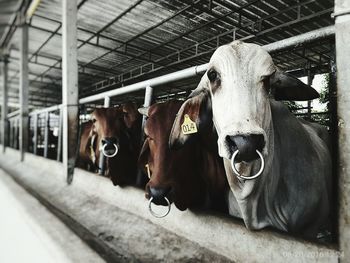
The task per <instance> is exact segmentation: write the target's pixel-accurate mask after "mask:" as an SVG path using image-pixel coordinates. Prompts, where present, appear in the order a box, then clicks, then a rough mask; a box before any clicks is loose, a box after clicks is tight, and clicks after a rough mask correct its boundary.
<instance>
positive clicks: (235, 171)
mask: <svg viewBox="0 0 350 263" xmlns="http://www.w3.org/2000/svg"><path fill="white" fill-rule="evenodd" d="M255 151H256V152H257V154H258V155H259V157H260V160H261V167H260V170H259V171H258V172H257V173H256V174H255V175H252V176H244V175H241V174H240V173H239V172H238V171H237V169H236V166H235V158H236V156H237V154H238V150H236V151H235V152H234V153H233V155H232V158H231V167H232V170H233V172H234V173H235V174H236V176H237V177H238V178H239V179H243V180H252V179H255V178H257V177H259V176H260V175H261V174H262V172H263V171H264V168H265V161H264V157H263V155H262V154H261V152H259V151H258V150H255Z"/></svg>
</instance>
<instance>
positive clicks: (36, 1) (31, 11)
mask: <svg viewBox="0 0 350 263" xmlns="http://www.w3.org/2000/svg"><path fill="white" fill-rule="evenodd" d="M40 2H41V0H33V1H32V2H31V3H30V6H29V8H28V9H27V13H26V19H27V20H29V19H30V18H31V17H32V15H33V14H34V12H35V10H36V9H37V8H38V6H39V5H40Z"/></svg>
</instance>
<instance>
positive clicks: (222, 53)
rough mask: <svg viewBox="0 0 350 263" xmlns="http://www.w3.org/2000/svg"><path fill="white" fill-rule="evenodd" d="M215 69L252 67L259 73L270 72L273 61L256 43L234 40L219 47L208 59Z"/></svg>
mask: <svg viewBox="0 0 350 263" xmlns="http://www.w3.org/2000/svg"><path fill="white" fill-rule="evenodd" d="M209 64H210V66H214V67H216V68H217V69H237V68H240V69H242V68H245V69H248V68H249V69H254V71H256V72H257V73H259V74H271V73H272V72H273V71H274V63H273V61H272V57H271V56H270V54H269V53H268V52H267V51H266V50H264V49H263V48H262V47H260V46H259V45H256V44H251V43H243V42H241V41H234V42H232V43H230V44H227V45H224V46H221V47H219V48H218V49H217V50H216V51H215V52H214V54H213V55H212V57H211V59H210V63H209Z"/></svg>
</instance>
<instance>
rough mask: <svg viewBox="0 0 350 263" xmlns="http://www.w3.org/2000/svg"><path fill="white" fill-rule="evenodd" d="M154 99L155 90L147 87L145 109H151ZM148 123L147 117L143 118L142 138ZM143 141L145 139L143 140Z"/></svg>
mask: <svg viewBox="0 0 350 263" xmlns="http://www.w3.org/2000/svg"><path fill="white" fill-rule="evenodd" d="M152 97H153V88H152V87H151V86H147V87H146V91H145V100H144V102H143V107H149V106H151V104H152ZM145 123H146V116H143V117H142V131H141V134H142V137H143V128H144V126H145ZM142 140H143V138H142Z"/></svg>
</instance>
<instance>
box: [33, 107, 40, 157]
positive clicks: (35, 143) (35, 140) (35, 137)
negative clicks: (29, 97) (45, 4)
mask: <svg viewBox="0 0 350 263" xmlns="http://www.w3.org/2000/svg"><path fill="white" fill-rule="evenodd" d="M38 115H39V114H34V123H33V126H34V127H33V129H34V130H33V153H34V154H35V155H37V152H38V118H39V116H38Z"/></svg>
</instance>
